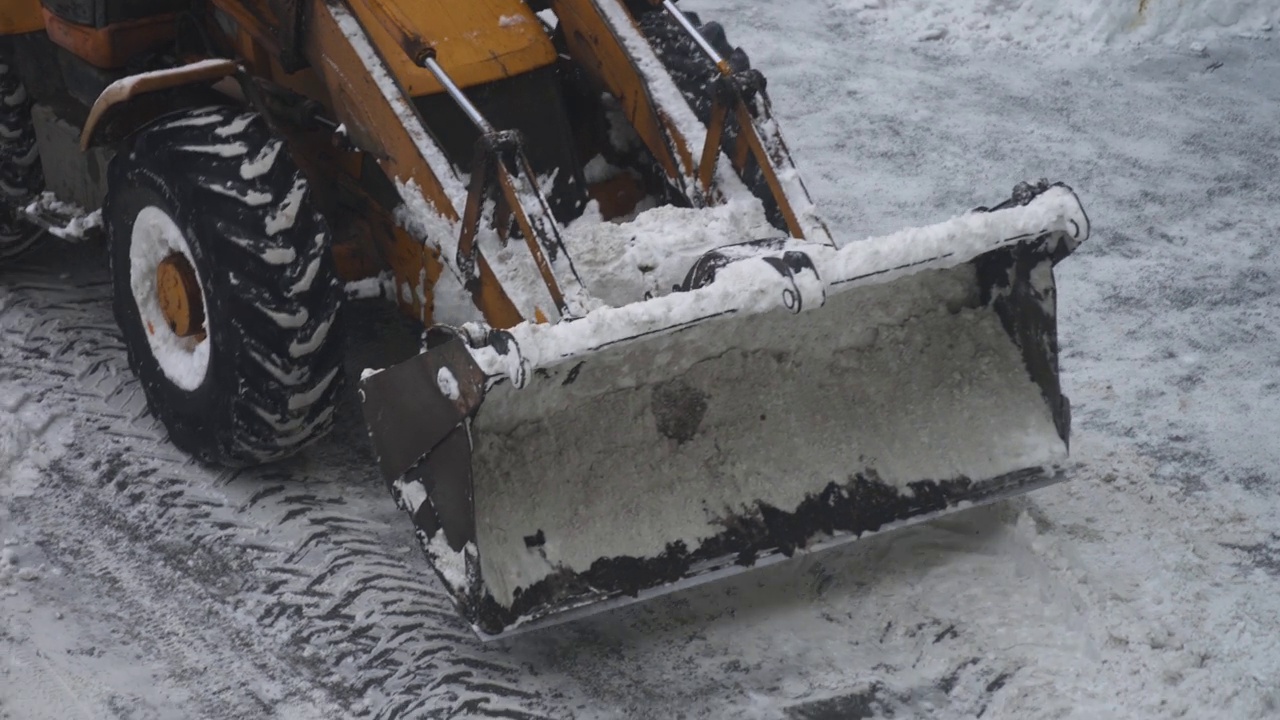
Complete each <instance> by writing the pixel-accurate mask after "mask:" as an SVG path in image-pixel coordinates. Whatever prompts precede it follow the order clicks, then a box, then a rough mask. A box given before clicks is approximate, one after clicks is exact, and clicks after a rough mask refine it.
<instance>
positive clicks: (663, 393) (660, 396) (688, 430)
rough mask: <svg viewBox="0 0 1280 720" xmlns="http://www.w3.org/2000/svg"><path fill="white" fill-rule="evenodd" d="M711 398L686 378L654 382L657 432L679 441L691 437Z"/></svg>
mask: <svg viewBox="0 0 1280 720" xmlns="http://www.w3.org/2000/svg"><path fill="white" fill-rule="evenodd" d="M708 399H710V396H709V395H707V394H706V393H704V392H702V391H701V390H699V389H698V388H696V387H693V386H692V385H690V384H688V383H686V382H684V381H683V380H672V381H670V382H665V383H662V384H660V385H655V386H654V387H653V417H654V419H655V420H657V422H658V432H660V433H662V434H663V435H664V436H666V437H669V438H671V439H672V440H675V441H676V442H678V443H684V442H688V441H690V440H692V439H693V438H694V436H695V435H697V434H698V427H699V426H701V425H702V418H704V417H706V415H707V400H708Z"/></svg>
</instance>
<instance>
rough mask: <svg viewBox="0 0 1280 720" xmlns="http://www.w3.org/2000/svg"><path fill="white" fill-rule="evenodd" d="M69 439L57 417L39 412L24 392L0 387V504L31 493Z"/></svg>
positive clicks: (19, 389)
mask: <svg viewBox="0 0 1280 720" xmlns="http://www.w3.org/2000/svg"><path fill="white" fill-rule="evenodd" d="M69 440H70V432H69V428H68V427H67V426H66V424H65V423H64V422H63V421H61V419H60V417H59V416H58V415H56V414H51V413H49V412H46V411H44V410H41V409H40V408H39V407H38V406H37V404H36V403H35V402H32V398H31V396H30V394H29V393H28V392H27V391H25V390H22V389H21V388H18V387H15V386H13V385H10V384H8V383H3V384H0V501H5V500H7V499H9V498H14V497H27V496H30V495H31V494H32V493H33V492H35V488H36V487H37V486H39V484H40V476H41V474H43V472H44V471H45V470H46V469H47V468H48V466H49V463H50V462H51V461H52V460H54V459H55V458H57V457H58V456H59V455H61V454H62V453H63V451H64V450H65V448H66V445H67V443H68V441H69Z"/></svg>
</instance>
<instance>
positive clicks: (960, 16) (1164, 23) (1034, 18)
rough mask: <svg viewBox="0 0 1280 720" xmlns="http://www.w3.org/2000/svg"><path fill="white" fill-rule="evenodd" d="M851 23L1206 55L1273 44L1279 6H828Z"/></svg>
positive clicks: (896, 31) (912, 1)
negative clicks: (1228, 45)
mask: <svg viewBox="0 0 1280 720" xmlns="http://www.w3.org/2000/svg"><path fill="white" fill-rule="evenodd" d="M830 6H831V10H832V15H833V18H836V19H849V18H850V17H852V19H854V20H855V21H856V23H857V24H859V25H862V26H864V27H866V28H868V29H869V30H870V31H871V32H872V33H873V34H875V35H882V36H885V39H889V40H893V41H904V40H906V41H917V42H937V43H946V44H956V45H962V46H971V47H972V48H974V49H981V48H983V47H985V46H990V45H992V44H996V45H1012V46H1017V47H1023V48H1027V49H1031V50H1061V49H1070V50H1076V51H1086V52H1087V51H1094V50H1098V49H1101V48H1104V47H1108V46H1111V47H1114V46H1118V45H1125V44H1132V43H1138V42H1142V43H1145V42H1156V43H1161V44H1165V45H1186V44H1190V45H1191V46H1192V47H1197V48H1201V49H1202V48H1203V43H1205V42H1209V41H1214V40H1218V39H1223V38H1226V37H1248V38H1265V37H1269V36H1270V33H1271V32H1272V31H1273V29H1274V28H1275V26H1276V24H1277V23H1280V0H1251V1H1250V0H1246V1H1244V2H1240V1H1238V0H831V1H830Z"/></svg>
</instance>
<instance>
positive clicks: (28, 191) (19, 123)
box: [0, 48, 44, 263]
mask: <svg viewBox="0 0 1280 720" xmlns="http://www.w3.org/2000/svg"><path fill="white" fill-rule="evenodd" d="M43 189H44V170H43V168H42V166H41V165H40V155H39V148H37V147H36V131H35V124H34V123H33V122H32V120H31V98H30V97H28V96H27V90H26V88H25V87H23V85H22V81H21V80H19V79H18V72H17V68H15V67H14V66H13V64H12V61H11V58H10V55H9V53H8V51H7V50H5V49H3V48H0V263H3V262H4V261H6V260H10V259H12V258H15V257H17V256H18V255H20V254H22V253H23V252H25V251H26V250H28V249H30V248H31V247H32V246H33V245H34V244H35V242H36V240H38V239H39V238H40V236H41V235H42V234H43V233H42V231H41V230H40V228H37V227H36V226H34V225H31V224H30V223H28V222H26V221H25V220H23V219H22V218H20V217H19V216H18V209H19V208H21V207H22V206H24V205H26V204H27V203H28V202H30V201H31V200H32V199H33V198H35V196H36V195H39V194H40V191H41V190H43Z"/></svg>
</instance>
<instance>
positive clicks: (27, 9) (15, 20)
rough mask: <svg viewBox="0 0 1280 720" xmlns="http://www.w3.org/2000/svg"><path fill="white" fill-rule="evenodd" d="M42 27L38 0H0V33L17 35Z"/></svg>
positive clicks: (42, 22)
mask: <svg viewBox="0 0 1280 720" xmlns="http://www.w3.org/2000/svg"><path fill="white" fill-rule="evenodd" d="M43 29H44V15H43V14H42V13H41V12H40V0H0V35H17V34H18V33H29V32H35V31H37V30H43Z"/></svg>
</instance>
